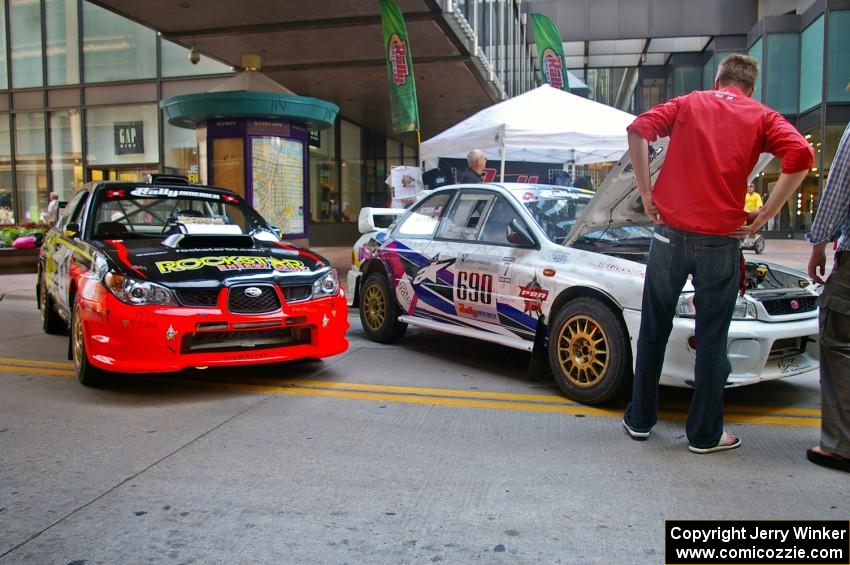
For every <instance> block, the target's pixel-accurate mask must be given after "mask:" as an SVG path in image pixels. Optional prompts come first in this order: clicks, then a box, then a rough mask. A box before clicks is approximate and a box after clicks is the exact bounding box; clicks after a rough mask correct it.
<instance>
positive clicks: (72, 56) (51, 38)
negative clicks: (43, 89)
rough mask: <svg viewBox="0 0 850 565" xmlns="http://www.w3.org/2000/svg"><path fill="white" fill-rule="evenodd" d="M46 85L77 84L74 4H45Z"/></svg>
mask: <svg viewBox="0 0 850 565" xmlns="http://www.w3.org/2000/svg"><path fill="white" fill-rule="evenodd" d="M44 10H45V14H46V21H45V30H46V32H47V84H48V85H50V86H54V85H59V84H77V83H78V82H80V52H79V47H80V46H79V40H78V38H77V34H78V31H79V28H78V25H77V0H45V2H44Z"/></svg>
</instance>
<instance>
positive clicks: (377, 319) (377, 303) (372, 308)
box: [363, 284, 387, 331]
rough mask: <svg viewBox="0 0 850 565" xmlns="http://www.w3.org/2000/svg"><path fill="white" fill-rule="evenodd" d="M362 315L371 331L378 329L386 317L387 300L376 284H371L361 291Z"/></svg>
mask: <svg viewBox="0 0 850 565" xmlns="http://www.w3.org/2000/svg"><path fill="white" fill-rule="evenodd" d="M363 316H364V317H365V318H366V324H367V325H368V326H369V329H370V330H372V331H378V330H379V329H380V328H381V326H382V325H383V323H384V320H385V319H386V317H387V301H386V300H384V294H383V293H382V292H381V289H380V288H378V285H374V284H373V285H372V286H370V287H368V288H367V289H366V292H365V293H363Z"/></svg>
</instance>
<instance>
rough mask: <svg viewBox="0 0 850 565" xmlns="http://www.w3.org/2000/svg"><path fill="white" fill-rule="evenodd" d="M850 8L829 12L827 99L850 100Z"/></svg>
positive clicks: (834, 100)
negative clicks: (849, 88)
mask: <svg viewBox="0 0 850 565" xmlns="http://www.w3.org/2000/svg"><path fill="white" fill-rule="evenodd" d="M847 30H850V10H833V11H831V12H830V13H829V33H828V37H829V44H828V45H827V48H826V64H827V68H826V73H827V85H826V99H827V100H829V101H830V102H850V90H847V88H848V87H850V34H848V33H847Z"/></svg>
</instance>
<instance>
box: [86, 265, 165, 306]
mask: <svg viewBox="0 0 850 565" xmlns="http://www.w3.org/2000/svg"><path fill="white" fill-rule="evenodd" d="M103 283H104V284H105V285H106V288H108V289H109V291H110V292H111V293H112V294H114V295H115V298H117V299H118V300H120V301H121V302H124V303H126V304H132V305H134V306H144V305H147V304H160V305H169V304H177V302H175V300H174V295H173V294H172V293H171V291H170V290H168V289H167V288H165V287H164V286H162V285H161V284H156V283H152V282H148V281H140V280H137V279H134V278H132V277H128V276H125V275H119V274H118V273H112V272H110V273H106V276H105V277H104V279H103Z"/></svg>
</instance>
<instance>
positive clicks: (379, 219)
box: [357, 207, 406, 233]
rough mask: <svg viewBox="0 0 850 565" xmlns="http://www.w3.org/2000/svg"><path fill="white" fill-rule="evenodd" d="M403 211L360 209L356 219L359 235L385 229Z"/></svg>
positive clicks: (399, 209)
mask: <svg viewBox="0 0 850 565" xmlns="http://www.w3.org/2000/svg"><path fill="white" fill-rule="evenodd" d="M405 211H406V210H404V209H403V208H368V207H367V208H361V209H360V215H359V216H358V218H357V228H358V229H359V230H360V233H369V232H373V231H378V230H381V229H386V228H388V227H390V226H391V225H392V223H393V222H395V221H396V218H398V217H399V216H401V215H402V214H404V213H405Z"/></svg>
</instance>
